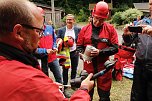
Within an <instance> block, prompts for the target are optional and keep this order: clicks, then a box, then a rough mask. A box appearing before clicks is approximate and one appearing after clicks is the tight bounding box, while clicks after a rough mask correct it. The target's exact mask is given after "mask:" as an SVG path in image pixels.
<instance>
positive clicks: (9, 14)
mask: <svg viewBox="0 0 152 101" xmlns="http://www.w3.org/2000/svg"><path fill="white" fill-rule="evenodd" d="M37 13H39V12H38V10H37V7H36V6H35V5H34V4H33V3H31V2H29V1H28V0H0V32H11V31H12V30H13V27H14V25H16V24H31V23H33V18H34V17H35V16H36V15H37Z"/></svg>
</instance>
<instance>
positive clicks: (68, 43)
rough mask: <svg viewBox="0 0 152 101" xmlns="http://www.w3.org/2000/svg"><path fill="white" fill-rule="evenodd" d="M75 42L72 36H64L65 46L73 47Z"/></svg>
mask: <svg viewBox="0 0 152 101" xmlns="http://www.w3.org/2000/svg"><path fill="white" fill-rule="evenodd" d="M73 44H74V39H73V38H72V37H71V36H67V37H65V38H64V46H65V47H67V46H68V47H72V46H73Z"/></svg>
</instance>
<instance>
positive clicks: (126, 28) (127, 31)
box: [123, 24, 132, 35]
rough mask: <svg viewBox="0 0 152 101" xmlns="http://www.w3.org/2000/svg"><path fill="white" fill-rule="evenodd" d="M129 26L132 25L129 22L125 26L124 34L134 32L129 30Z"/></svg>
mask: <svg viewBox="0 0 152 101" xmlns="http://www.w3.org/2000/svg"><path fill="white" fill-rule="evenodd" d="M128 26H130V25H129V24H127V25H126V26H125V27H124V28H123V35H130V34H132V32H130V31H129V29H128Z"/></svg>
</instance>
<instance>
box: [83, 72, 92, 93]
mask: <svg viewBox="0 0 152 101" xmlns="http://www.w3.org/2000/svg"><path fill="white" fill-rule="evenodd" d="M92 76H93V74H92V73H90V74H89V75H88V77H87V78H86V79H84V80H83V81H82V83H81V86H80V88H81V87H82V88H83V87H85V88H86V89H87V90H88V91H90V90H91V89H92V88H93V86H94V81H93V80H90V79H91V78H92Z"/></svg>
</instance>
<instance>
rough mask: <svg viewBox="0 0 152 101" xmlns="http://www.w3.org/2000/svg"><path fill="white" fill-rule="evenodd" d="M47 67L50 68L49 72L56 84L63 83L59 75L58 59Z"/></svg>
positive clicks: (60, 74)
mask: <svg viewBox="0 0 152 101" xmlns="http://www.w3.org/2000/svg"><path fill="white" fill-rule="evenodd" d="M48 67H49V68H50V70H51V71H52V73H53V75H54V77H55V80H56V82H58V83H61V84H62V83H63V80H62V73H61V69H60V64H59V61H58V59H55V60H54V61H52V62H50V63H48Z"/></svg>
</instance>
